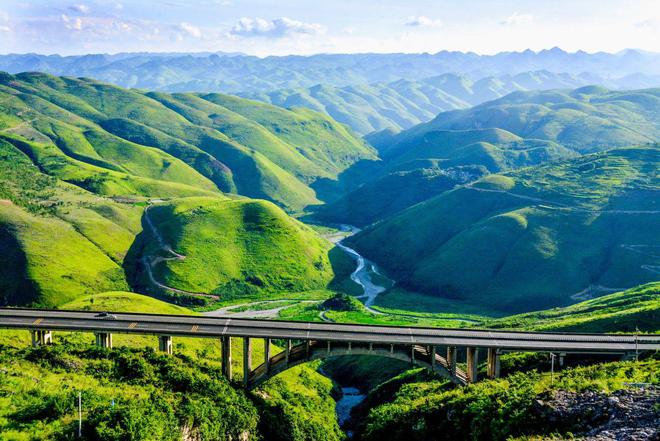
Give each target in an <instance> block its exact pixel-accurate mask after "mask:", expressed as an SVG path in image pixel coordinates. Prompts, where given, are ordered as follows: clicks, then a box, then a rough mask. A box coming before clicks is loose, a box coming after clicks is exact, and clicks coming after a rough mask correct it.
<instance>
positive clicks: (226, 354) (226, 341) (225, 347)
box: [221, 335, 231, 380]
mask: <svg viewBox="0 0 660 441" xmlns="http://www.w3.org/2000/svg"><path fill="white" fill-rule="evenodd" d="M221 349H222V375H224V376H225V378H226V379H227V380H231V337H230V336H228V335H225V336H224V337H222V348H221Z"/></svg>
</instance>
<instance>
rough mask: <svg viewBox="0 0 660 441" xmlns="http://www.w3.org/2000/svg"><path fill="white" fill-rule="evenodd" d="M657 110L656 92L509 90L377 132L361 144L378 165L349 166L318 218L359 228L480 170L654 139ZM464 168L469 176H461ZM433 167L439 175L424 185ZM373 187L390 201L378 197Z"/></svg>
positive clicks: (659, 133)
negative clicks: (340, 188) (345, 180)
mask: <svg viewBox="0 0 660 441" xmlns="http://www.w3.org/2000/svg"><path fill="white" fill-rule="evenodd" d="M658 109H660V90H659V89H648V90H636V91H627V92H616V91H609V90H607V89H603V88H600V87H583V88H579V89H575V90H550V91H541V92H513V93H511V94H509V95H507V96H505V97H503V98H500V99H497V100H494V101H489V102H487V103H484V104H481V105H478V106H475V107H472V108H470V109H466V110H454V111H448V112H442V113H440V114H439V115H438V116H437V117H436V118H435V119H434V120H433V121H430V122H428V123H424V124H419V125H417V126H415V127H413V128H411V129H408V130H404V131H402V132H400V133H394V132H392V131H389V130H386V131H381V132H377V133H375V134H373V135H370V136H367V137H366V139H367V140H368V141H369V142H370V143H371V144H372V145H374V146H375V147H376V148H377V149H378V150H379V152H380V156H381V158H382V161H380V162H377V163H373V164H372V165H371V167H369V168H367V169H365V170H364V171H363V172H361V173H358V174H357V177H356V176H353V175H355V173H352V174H351V173H350V171H351V170H350V169H349V171H348V172H346V173H344V175H345V176H350V180H352V181H353V185H352V187H350V190H351V191H350V192H347V194H345V195H344V196H342V198H340V199H339V200H338V201H335V202H332V203H330V204H328V205H326V206H324V207H321V208H319V209H318V217H319V218H321V219H324V220H328V221H332V222H344V223H354V224H356V225H360V226H364V225H368V224H370V223H372V222H375V221H377V220H380V219H383V218H385V217H388V216H390V215H392V214H394V213H396V212H397V211H399V210H401V209H402V208H406V207H409V206H412V205H413V204H415V203H418V202H421V201H423V200H425V199H427V198H428V197H429V196H431V195H433V194H439V193H440V192H441V191H445V190H448V189H451V188H452V187H453V186H455V185H460V184H464V183H466V182H470V181H473V180H475V179H476V178H478V177H480V176H482V175H483V174H484V173H488V172H489V173H498V172H502V171H507V170H514V169H517V168H520V167H527V166H533V165H537V164H542V163H546V162H552V161H558V160H562V159H569V158H572V157H575V156H577V155H579V154H583V153H589V152H593V151H599V150H603V149H607V148H612V147H622V146H627V145H633V144H646V143H649V142H654V141H656V140H658V139H660V115H659V114H658ZM466 167H472V170H473V171H472V172H471V173H469V174H466V173H464V170H465V168H466ZM475 167H478V168H477V169H475ZM438 170H440V172H442V174H444V175H445V176H443V177H442V178H441V179H440V180H437V179H435V180H430V179H429V175H436V176H437V175H438V173H440V172H439V171H438ZM479 170H480V171H479ZM344 175H342V176H344ZM446 175H451V176H454V177H455V178H454V179H446ZM340 180H341V178H340ZM432 182H433V183H434V184H432ZM440 182H443V184H442V185H440V184H439V183H440ZM436 183H437V184H436ZM381 189H384V191H385V192H386V193H387V194H391V195H392V196H391V197H390V198H382V196H381V193H380V190H381ZM394 189H395V190H394ZM390 201H392V203H390Z"/></svg>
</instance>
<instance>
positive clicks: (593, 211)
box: [348, 147, 660, 312]
mask: <svg viewBox="0 0 660 441" xmlns="http://www.w3.org/2000/svg"><path fill="white" fill-rule="evenodd" d="M659 167H660V148H658V147H637V148H626V149H617V150H610V151H608V152H604V153H599V154H593V155H588V156H584V157H581V158H578V159H575V160H571V161H567V162H562V163H556V164H549V165H542V166H539V167H534V168H527V169H522V170H520V171H518V172H511V173H507V174H503V175H491V176H488V177H485V178H483V179H481V180H479V181H477V182H476V183H475V184H473V185H471V186H467V187H459V188H457V189H455V190H452V191H449V192H446V193H444V194H442V195H440V196H436V197H434V198H432V199H429V200H427V201H425V202H423V203H420V204H418V205H415V206H413V207H411V208H409V209H407V210H404V211H402V212H401V213H399V214H397V215H396V216H394V217H392V218H390V219H388V220H386V221H383V222H380V223H378V224H376V225H374V226H372V227H370V228H367V229H366V230H364V231H363V232H362V233H359V234H358V235H356V236H354V237H352V238H349V239H348V241H349V243H350V244H352V246H354V247H355V248H356V249H358V250H359V251H361V252H362V253H364V255H365V256H366V257H368V258H370V259H371V260H374V261H375V262H377V263H378V264H379V265H380V266H381V267H382V268H384V269H385V270H386V271H387V272H388V273H389V274H390V275H391V276H392V278H394V279H395V280H398V281H400V284H401V285H402V286H404V287H408V288H410V289H412V290H417V291H421V292H425V293H428V294H432V295H435V296H438V297H442V298H446V299H451V300H456V301H459V302H466V303H472V304H479V305H481V306H483V307H485V308H491V309H499V310H501V311H506V312H523V311H530V310H539V309H543V308H549V307H553V306H561V305H567V304H570V303H574V302H576V301H579V300H584V299H585V298H588V296H590V295H594V294H598V293H601V292H607V290H610V291H609V292H612V291H616V290H620V289H625V288H627V287H630V286H635V285H639V284H642V283H646V282H651V281H654V280H657V278H658V272H657V268H658V264H659V262H658V253H657V252H656V250H658V249H660V242H659V238H658V235H657V234H654V232H655V231H658V229H659V228H660V224H658V221H659V219H660V217H659V216H658V207H660V199H659V198H658V195H659V194H660V192H659V190H660V181H658V176H659V175H658V170H659Z"/></svg>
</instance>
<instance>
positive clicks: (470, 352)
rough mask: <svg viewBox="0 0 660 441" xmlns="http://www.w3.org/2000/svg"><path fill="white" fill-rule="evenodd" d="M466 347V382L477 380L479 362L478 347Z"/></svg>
mask: <svg viewBox="0 0 660 441" xmlns="http://www.w3.org/2000/svg"><path fill="white" fill-rule="evenodd" d="M466 349H467V380H468V383H474V382H476V381H477V364H478V363H479V348H474V347H468V348H466Z"/></svg>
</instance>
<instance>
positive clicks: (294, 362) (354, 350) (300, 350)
mask: <svg viewBox="0 0 660 441" xmlns="http://www.w3.org/2000/svg"><path fill="white" fill-rule="evenodd" d="M432 354H434V352H433V350H432V349H430V348H427V347H424V346H419V345H411V346H407V345H375V344H368V343H367V344H364V343H358V344H355V343H353V344H350V343H338V342H328V341H310V342H307V341H304V342H302V343H301V344H298V345H296V346H293V347H291V348H290V349H289V350H286V348H285V350H284V351H282V352H280V353H279V354H277V355H275V356H273V357H270V358H269V359H268V361H267V362H264V363H263V364H261V365H260V366H258V367H257V368H255V369H254V370H252V371H251V372H250V373H249V375H248V380H247V382H246V387H247V388H248V389H254V388H255V387H257V386H259V385H260V384H262V383H263V382H265V381H267V380H268V379H270V378H272V377H274V376H276V375H277V374H280V373H282V372H284V371H286V370H288V369H291V368H292V367H294V366H298V365H300V364H303V363H308V362H310V361H314V360H323V359H327V358H333V357H345V356H351V355H370V356H377V357H383V358H389V359H395V360H400V361H404V362H407V363H411V364H412V365H414V366H419V367H424V368H427V369H429V370H432V371H434V372H436V373H437V374H438V375H440V376H442V377H443V378H446V379H448V380H449V381H452V382H453V383H456V384H466V383H467V374H466V373H465V372H463V371H461V370H460V369H457V368H456V367H455V366H454V367H453V372H452V368H451V367H450V364H449V363H448V362H447V359H446V358H445V357H442V356H440V355H439V354H437V353H436V354H434V355H435V362H433V361H432Z"/></svg>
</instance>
